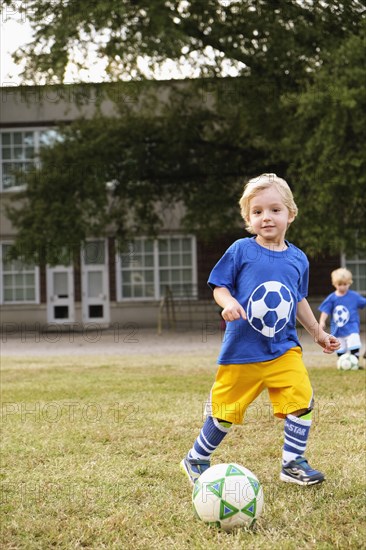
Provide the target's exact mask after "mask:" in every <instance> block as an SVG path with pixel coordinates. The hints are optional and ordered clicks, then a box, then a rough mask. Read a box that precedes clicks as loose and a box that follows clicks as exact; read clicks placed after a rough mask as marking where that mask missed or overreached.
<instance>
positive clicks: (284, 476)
mask: <svg viewBox="0 0 366 550" xmlns="http://www.w3.org/2000/svg"><path fill="white" fill-rule="evenodd" d="M280 479H281V481H286V482H287V483H297V484H298V485H315V483H321V482H322V481H324V479H325V476H324V474H322V473H321V472H318V470H313V469H312V468H311V467H310V466H309V464H308V461H307V460H306V458H304V457H303V456H298V457H297V458H296V460H291V462H288V463H287V464H285V465H284V466H282V471H281V474H280Z"/></svg>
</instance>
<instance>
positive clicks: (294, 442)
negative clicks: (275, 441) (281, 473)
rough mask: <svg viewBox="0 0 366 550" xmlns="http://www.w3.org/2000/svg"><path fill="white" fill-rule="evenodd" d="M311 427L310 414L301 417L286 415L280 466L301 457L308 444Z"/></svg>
mask: <svg viewBox="0 0 366 550" xmlns="http://www.w3.org/2000/svg"><path fill="white" fill-rule="evenodd" d="M310 426H311V413H308V414H306V415H304V416H303V417H297V416H294V415H292V414H288V415H287V416H286V419H285V442H284V445H283V452H282V464H287V463H288V462H291V460H295V459H296V458H297V457H298V456H303V455H304V453H305V450H306V444H307V442H308V437H309V432H310Z"/></svg>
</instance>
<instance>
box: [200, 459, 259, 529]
mask: <svg viewBox="0 0 366 550" xmlns="http://www.w3.org/2000/svg"><path fill="white" fill-rule="evenodd" d="M263 501H264V498H263V489H262V486H261V484H260V482H259V481H258V478H257V477H256V476H255V475H254V474H253V473H252V472H251V471H250V470H248V469H247V468H244V466H241V465H240V464H234V463H225V464H216V465H215V466H211V467H210V468H208V469H207V470H206V471H205V472H203V474H201V475H200V477H199V478H198V479H197V481H196V483H195V484H194V488H193V493H192V502H193V509H194V512H195V514H196V516H197V517H198V518H199V519H201V520H202V521H204V522H205V523H210V524H214V525H217V527H220V528H221V529H223V530H224V531H232V530H233V529H237V528H242V527H250V526H252V525H254V523H255V522H256V520H257V519H258V517H259V516H260V515H261V513H262V508H263Z"/></svg>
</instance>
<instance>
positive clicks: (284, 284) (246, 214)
mask: <svg viewBox="0 0 366 550" xmlns="http://www.w3.org/2000/svg"><path fill="white" fill-rule="evenodd" d="M240 206H241V214H242V217H243V219H244V221H245V223H246V227H247V230H248V231H249V232H251V233H253V234H254V235H255V236H254V237H252V238H244V239H239V240H238V241H236V242H234V243H233V244H232V245H231V246H230V247H229V249H228V250H227V251H226V252H225V254H224V255H223V257H222V258H221V259H220V260H219V262H218V263H217V264H216V266H215V267H214V268H213V270H212V272H211V274H210V277H209V281H208V283H209V285H210V287H211V288H212V289H213V294H214V298H215V301H216V302H217V304H218V305H219V306H220V307H221V308H222V309H223V311H222V317H223V318H224V320H225V321H226V331H225V335H224V338H223V343H222V348H221V353H220V356H219V359H218V364H219V368H218V371H217V374H216V379H215V382H214V384H213V387H212V389H211V393H210V398H209V401H208V403H207V407H206V415H207V416H206V420H205V423H204V425H203V427H202V429H201V432H200V434H199V436H198V437H197V439H196V441H195V442H194V445H193V447H192V448H191V450H190V451H189V452H188V454H187V456H186V457H185V458H184V459H183V460H182V462H181V464H180V467H181V469H182V471H183V472H184V473H185V474H186V475H187V476H188V478H189V480H190V482H191V483H192V484H194V482H195V481H196V480H197V479H198V477H199V476H200V475H201V474H202V473H203V472H204V471H205V470H207V468H209V466H210V457H211V454H212V452H213V451H214V450H215V449H216V448H217V447H218V445H219V444H220V443H221V441H222V440H223V439H224V437H225V436H226V435H227V433H228V432H229V430H230V427H231V425H232V424H241V423H242V421H243V417H244V414H245V411H246V409H247V408H248V406H249V405H250V404H251V403H252V402H253V401H254V400H255V399H256V397H257V396H258V395H259V394H260V393H261V392H262V391H263V389H265V388H267V389H268V393H269V396H270V399H271V402H272V406H273V409H274V414H275V416H277V417H279V418H283V419H285V440H284V446H283V453H282V470H281V473H280V479H281V480H282V481H286V482H291V483H297V484H299V485H313V484H315V483H321V482H322V481H323V480H324V475H323V474H322V473H321V472H319V471H318V470H315V469H313V468H311V467H310V466H309V464H308V462H307V460H306V458H305V457H304V452H305V449H306V444H307V440H308V436H309V430H310V426H311V411H312V409H313V405H314V401H313V392H312V388H311V384H310V381H309V376H308V373H307V370H306V368H305V365H304V363H303V361H302V353H301V346H300V342H299V340H298V336H297V333H296V318H297V319H298V320H299V321H300V323H301V324H302V325H303V326H304V328H305V329H306V330H307V331H308V332H309V333H310V334H311V335H312V336H313V338H314V339H315V341H316V342H317V343H318V344H319V345H320V346H321V347H322V348H323V351H324V352H325V353H332V352H333V351H335V350H337V349H338V348H339V346H340V344H339V342H338V340H337V339H336V338H335V337H334V336H331V335H329V334H327V333H326V332H325V331H324V330H323V329H322V328H320V326H319V324H318V323H317V321H316V319H315V317H314V315H313V313H312V311H311V309H310V306H309V304H308V302H307V300H306V295H307V289H308V272H309V264H308V260H307V258H306V256H305V254H304V253H303V252H302V251H301V250H300V249H298V248H297V247H296V246H294V245H293V244H290V243H289V242H288V241H286V240H285V234H286V231H287V228H288V227H289V225H290V224H291V223H292V222H293V221H294V219H295V217H296V215H297V206H296V204H295V202H294V199H293V196H292V192H291V190H290V188H289V186H288V184H287V183H286V181H285V180H283V179H282V178H279V177H277V176H276V174H262V175H261V176H259V177H258V178H254V179H251V180H249V182H248V183H247V185H246V186H245V188H244V193H243V195H242V197H241V199H240Z"/></svg>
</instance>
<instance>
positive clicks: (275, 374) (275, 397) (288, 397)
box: [266, 348, 324, 485]
mask: <svg viewBox="0 0 366 550" xmlns="http://www.w3.org/2000/svg"><path fill="white" fill-rule="evenodd" d="M267 370H268V372H267V377H266V385H267V387H268V391H269V395H270V398H271V401H272V405H273V408H274V413H275V415H276V416H277V417H280V418H284V419H285V427H284V431H285V433H284V436H285V437H284V446H283V457H282V470H281V474H280V478H281V480H282V481H288V482H291V483H297V484H299V485H312V484H315V483H320V482H321V481H323V480H324V475H323V474H322V473H321V472H318V471H317V470H313V469H312V468H311V467H310V466H309V464H308V462H307V460H306V459H305V458H304V453H305V450H306V445H307V441H308V438H309V432H310V427H311V410H312V408H313V390H312V387H311V383H310V380H309V375H308V372H307V370H306V367H305V365H304V363H303V360H302V353H301V349H300V348H292V349H290V350H289V351H288V352H286V353H285V354H284V355H283V356H282V357H279V358H278V359H277V360H273V361H272V362H271V368H270V369H267Z"/></svg>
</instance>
